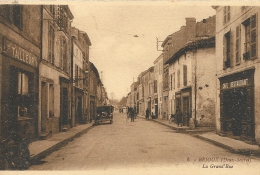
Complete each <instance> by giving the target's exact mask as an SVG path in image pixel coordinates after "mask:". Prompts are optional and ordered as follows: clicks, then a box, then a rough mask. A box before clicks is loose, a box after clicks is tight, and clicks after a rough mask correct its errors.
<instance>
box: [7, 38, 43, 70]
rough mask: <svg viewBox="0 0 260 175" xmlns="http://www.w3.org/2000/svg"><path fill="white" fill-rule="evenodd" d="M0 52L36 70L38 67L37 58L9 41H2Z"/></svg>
mask: <svg viewBox="0 0 260 175" xmlns="http://www.w3.org/2000/svg"><path fill="white" fill-rule="evenodd" d="M2 52H3V54H5V55H7V56H10V57H12V58H15V59H17V60H20V61H22V62H24V63H26V64H28V65H30V66H33V67H36V68H37V67H38V60H39V58H38V57H37V56H35V55H33V54H32V53H30V52H28V51H26V50H24V49H23V48H21V47H20V46H18V45H17V44H14V43H13V42H11V41H9V40H6V39H5V40H4V49H3V50H2Z"/></svg>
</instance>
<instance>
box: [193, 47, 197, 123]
mask: <svg viewBox="0 0 260 175" xmlns="http://www.w3.org/2000/svg"><path fill="white" fill-rule="evenodd" d="M196 51H197V50H196V49H194V50H193V55H194V57H195V77H194V80H195V96H194V98H195V114H194V127H195V128H196V127H197V56H196V54H195V53H196Z"/></svg>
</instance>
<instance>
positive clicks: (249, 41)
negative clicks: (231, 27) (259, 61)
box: [243, 14, 257, 60]
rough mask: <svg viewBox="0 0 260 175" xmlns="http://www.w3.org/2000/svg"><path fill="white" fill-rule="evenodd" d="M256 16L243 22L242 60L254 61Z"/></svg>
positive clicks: (255, 52)
mask: <svg viewBox="0 0 260 175" xmlns="http://www.w3.org/2000/svg"><path fill="white" fill-rule="evenodd" d="M256 22H257V21H256V14H254V15H252V16H251V17H250V18H248V19H247V20H246V21H244V22H243V25H244V29H245V45H244V54H243V59H245V60H247V59H254V58H256V56H257V47H256V44H257V38H256V37H257V25H256Z"/></svg>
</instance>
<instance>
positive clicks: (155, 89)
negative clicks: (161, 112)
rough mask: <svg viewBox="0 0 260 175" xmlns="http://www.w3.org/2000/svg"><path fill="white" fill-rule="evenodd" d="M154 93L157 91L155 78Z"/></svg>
mask: <svg viewBox="0 0 260 175" xmlns="http://www.w3.org/2000/svg"><path fill="white" fill-rule="evenodd" d="M154 93H157V80H154Z"/></svg>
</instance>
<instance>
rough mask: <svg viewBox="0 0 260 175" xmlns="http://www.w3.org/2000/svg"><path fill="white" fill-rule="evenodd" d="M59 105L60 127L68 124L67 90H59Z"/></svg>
mask: <svg viewBox="0 0 260 175" xmlns="http://www.w3.org/2000/svg"><path fill="white" fill-rule="evenodd" d="M60 95H61V97H60V98H61V104H60V108H61V111H60V115H61V116H60V117H61V126H64V125H67V124H68V89H67V88H61V94H60Z"/></svg>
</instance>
